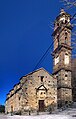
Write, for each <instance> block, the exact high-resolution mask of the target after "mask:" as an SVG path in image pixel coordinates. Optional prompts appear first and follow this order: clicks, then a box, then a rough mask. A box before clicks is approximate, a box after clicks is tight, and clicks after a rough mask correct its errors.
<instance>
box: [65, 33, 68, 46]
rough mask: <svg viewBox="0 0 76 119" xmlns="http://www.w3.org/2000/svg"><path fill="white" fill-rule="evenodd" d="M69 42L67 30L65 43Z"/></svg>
mask: <svg viewBox="0 0 76 119" xmlns="http://www.w3.org/2000/svg"><path fill="white" fill-rule="evenodd" d="M67 42H68V32H67V31H65V44H67Z"/></svg>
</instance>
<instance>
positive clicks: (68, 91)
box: [5, 9, 72, 114]
mask: <svg viewBox="0 0 76 119" xmlns="http://www.w3.org/2000/svg"><path fill="white" fill-rule="evenodd" d="M70 19H71V16H70V15H69V14H68V13H66V12H65V11H64V10H63V9H62V10H61V12H60V14H59V15H58V16H57V17H56V20H55V22H54V32H53V34H52V35H53V38H54V39H53V40H54V50H53V53H52V56H53V74H52V75H51V74H49V73H48V72H47V71H46V70H45V69H43V68H41V69H38V70H36V71H34V72H31V73H29V74H28V75H26V76H23V77H22V78H21V79H20V82H19V83H18V84H17V85H15V86H14V87H13V89H12V90H11V91H9V93H8V94H7V98H6V104H5V112H6V113H11V112H13V113H18V112H20V113H21V114H23V113H26V112H27V111H37V112H39V111H40V112H42V111H51V110H55V109H57V108H58V107H63V106H64V105H66V104H69V103H71V102H72V86H71V51H72V48H71V30H72V25H71V23H70Z"/></svg>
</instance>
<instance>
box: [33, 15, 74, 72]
mask: <svg viewBox="0 0 76 119" xmlns="http://www.w3.org/2000/svg"><path fill="white" fill-rule="evenodd" d="M75 15H76V13H75V14H74V15H73V16H72V18H71V19H70V21H71V20H72V19H73V18H74V17H75ZM68 23H69V22H68ZM68 23H67V24H66V25H68ZM65 27H66V26H64V27H63V29H62V30H61V31H60V32H62V31H63V30H64V28H65ZM55 40H56V38H55V39H54V40H53V42H52V43H51V45H50V46H49V47H48V49H47V50H46V51H45V53H44V54H43V56H42V57H41V58H40V60H39V61H38V63H37V64H36V66H35V68H34V70H35V69H36V68H37V67H38V65H39V64H40V62H41V61H42V59H43V58H44V57H45V55H46V54H47V53H48V51H49V50H50V48H51V47H52V45H53V43H54V41H55ZM34 70H33V71H34Z"/></svg>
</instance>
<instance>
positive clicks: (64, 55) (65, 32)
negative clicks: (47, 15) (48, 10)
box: [53, 9, 72, 107]
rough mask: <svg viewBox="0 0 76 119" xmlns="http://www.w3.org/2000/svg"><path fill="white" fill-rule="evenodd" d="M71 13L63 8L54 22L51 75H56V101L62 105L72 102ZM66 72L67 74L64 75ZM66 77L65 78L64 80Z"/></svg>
mask: <svg viewBox="0 0 76 119" xmlns="http://www.w3.org/2000/svg"><path fill="white" fill-rule="evenodd" d="M70 19H71V15H69V14H68V13H66V12H65V11H64V10H63V9H62V10H61V12H60V14H59V16H57V17H56V20H55V23H54V32H53V37H54V50H53V62H54V64H53V75H54V76H55V77H57V102H58V106H59V107H62V106H64V105H65V104H66V102H67V103H68V104H69V102H72V88H71V50H72V48H71V30H72V25H71V23H70ZM66 72H67V76H66ZM65 79H67V80H65Z"/></svg>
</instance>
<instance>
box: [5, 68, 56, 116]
mask: <svg viewBox="0 0 76 119" xmlns="http://www.w3.org/2000/svg"><path fill="white" fill-rule="evenodd" d="M5 107H6V108H5V111H6V113H11V112H13V113H15V114H16V113H21V114H24V113H27V112H28V111H31V112H32V111H36V112H37V111H50V108H52V109H56V108H57V80H56V78H54V77H53V76H52V75H51V74H49V73H48V72H47V71H46V70H45V69H43V68H41V69H38V70H36V71H34V72H31V73H29V74H28V75H26V76H23V77H22V78H21V79H20V82H19V84H17V85H15V86H14V88H13V89H12V90H11V91H10V92H9V94H7V99H6V106H5Z"/></svg>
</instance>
